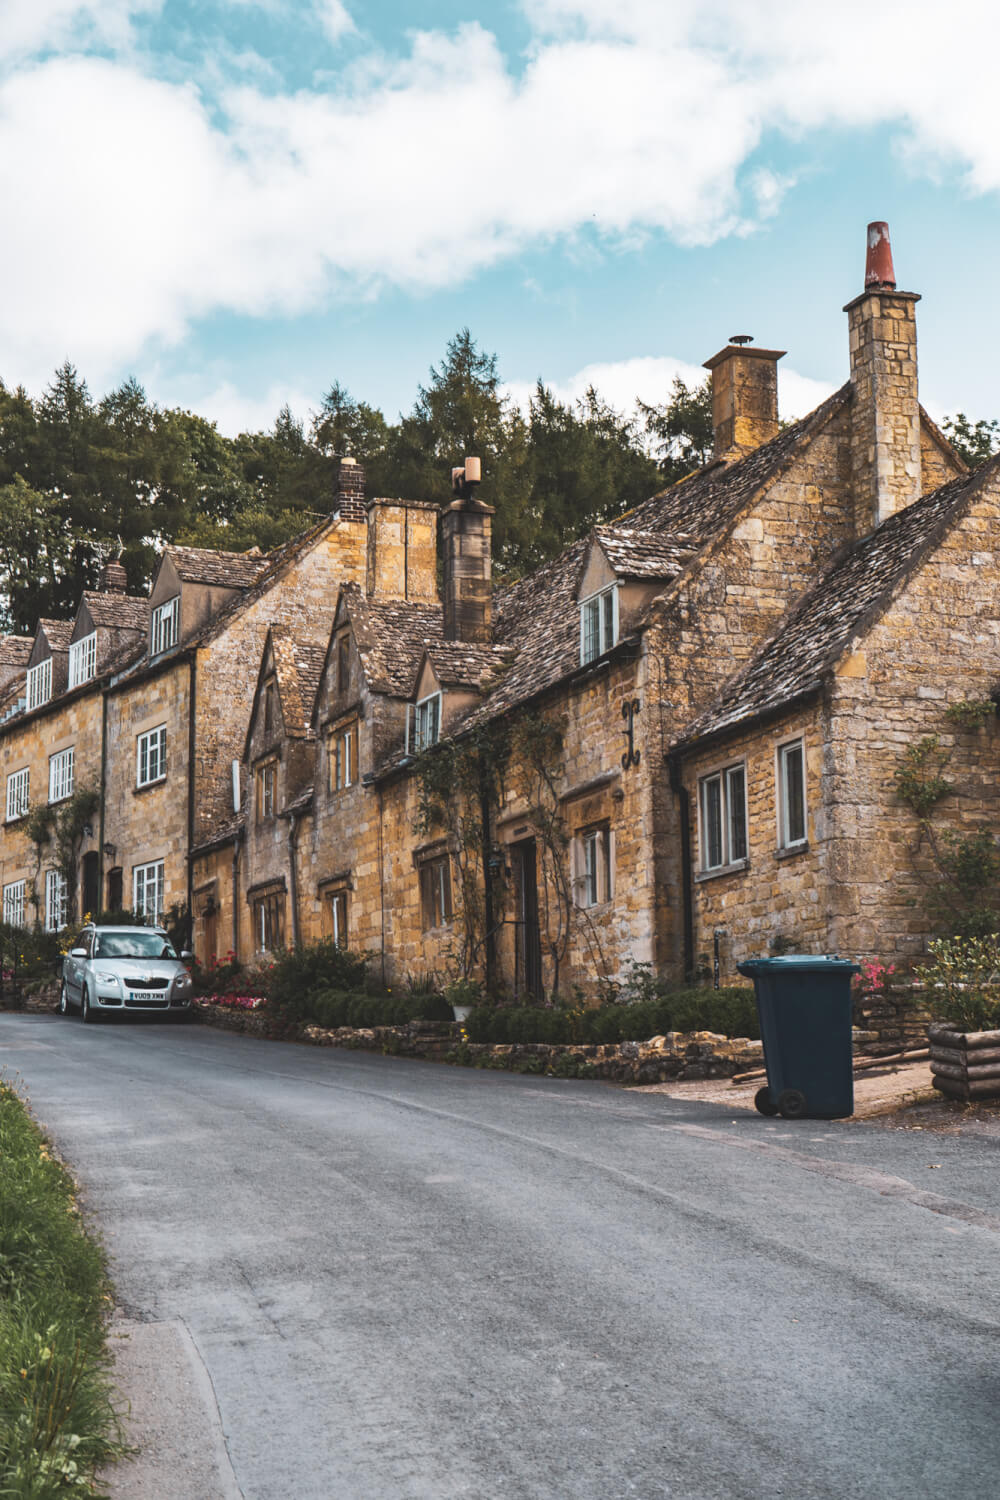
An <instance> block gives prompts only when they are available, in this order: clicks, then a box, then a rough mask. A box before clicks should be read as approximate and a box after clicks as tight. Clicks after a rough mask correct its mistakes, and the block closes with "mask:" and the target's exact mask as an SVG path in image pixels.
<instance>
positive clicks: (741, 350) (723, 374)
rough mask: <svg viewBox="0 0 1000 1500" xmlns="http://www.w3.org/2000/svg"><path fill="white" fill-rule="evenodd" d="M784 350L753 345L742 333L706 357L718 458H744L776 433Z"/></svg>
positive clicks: (778, 427)
mask: <svg viewBox="0 0 1000 1500" xmlns="http://www.w3.org/2000/svg"><path fill="white" fill-rule="evenodd" d="M784 353H785V351H784V349H754V348H752V347H751V345H750V340H749V338H748V337H747V336H746V335H740V334H734V335H733V337H732V339H731V340H730V342H729V343H728V344H727V345H726V347H725V348H724V349H720V350H719V352H718V354H713V355H712V358H711V359H706V361H705V365H704V368H705V369H706V370H711V372H712V426H713V428H714V429H715V457H716V458H728V459H738V458H743V457H744V456H745V455H746V454H747V453H752V452H753V450H754V449H755V448H759V447H760V445H761V443H767V442H770V440H771V438H773V437H777V435H778V432H779V431H780V424H779V422H778V360H779V359H781V358H783V356H784Z"/></svg>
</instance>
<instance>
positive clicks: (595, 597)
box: [580, 583, 618, 666]
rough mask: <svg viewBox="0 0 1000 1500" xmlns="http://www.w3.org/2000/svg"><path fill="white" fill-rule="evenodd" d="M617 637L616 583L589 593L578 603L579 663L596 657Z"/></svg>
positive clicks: (612, 643)
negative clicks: (596, 592) (588, 596)
mask: <svg viewBox="0 0 1000 1500" xmlns="http://www.w3.org/2000/svg"><path fill="white" fill-rule="evenodd" d="M617 639H618V585H617V584H615V583H613V584H612V585H611V587H610V588H607V589H602V590H601V592H600V593H599V594H591V596H590V598H589V599H584V600H583V601H582V602H581V604H580V665H581V666H585V665H586V664H587V662H588V661H596V660H597V658H598V657H599V656H601V655H603V653H604V652H605V651H607V650H609V649H610V647H612V646H613V645H614V644H615V641H617Z"/></svg>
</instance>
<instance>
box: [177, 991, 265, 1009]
mask: <svg viewBox="0 0 1000 1500" xmlns="http://www.w3.org/2000/svg"><path fill="white" fill-rule="evenodd" d="M194 1003H195V1005H202V1006H205V1005H218V1006H221V1007H222V1009H223V1010H260V1008H261V1006H262V1005H266V1004H267V1000H266V998H265V997H264V996H263V995H198V996H196V998H195V1002H194Z"/></svg>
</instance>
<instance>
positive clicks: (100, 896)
mask: <svg viewBox="0 0 1000 1500" xmlns="http://www.w3.org/2000/svg"><path fill="white" fill-rule="evenodd" d="M107 786H108V692H107V687H105V688H104V689H103V690H102V692H101V809H100V820H99V824H98V835H97V838H98V843H97V852H98V859H99V864H98V869H99V870H100V872H101V887H100V890H99V891H98V892H97V912H95V913H94V917H95V920H96V918H97V914H98V912H101V911H103V910H104V900H105V885H104V879H105V876H104V799H105V796H106V794H107Z"/></svg>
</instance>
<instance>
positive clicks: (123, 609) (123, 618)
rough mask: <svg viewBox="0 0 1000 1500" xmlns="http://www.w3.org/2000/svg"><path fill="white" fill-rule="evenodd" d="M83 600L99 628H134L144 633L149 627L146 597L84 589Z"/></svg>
mask: <svg viewBox="0 0 1000 1500" xmlns="http://www.w3.org/2000/svg"><path fill="white" fill-rule="evenodd" d="M83 602H84V604H86V606H87V610H88V612H89V614H90V618H91V619H92V620H93V622H94V624H95V625H96V626H97V628H98V629H99V630H134V631H137V632H139V633H141V634H143V635H145V633H146V631H147V630H148V629H149V600H148V599H137V598H136V597H135V596H134V595H133V594H117V593H103V592H99V591H98V590H96V589H86V590H85V591H84V595H83Z"/></svg>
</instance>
